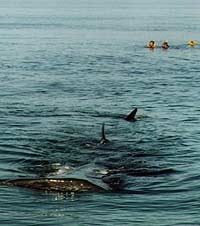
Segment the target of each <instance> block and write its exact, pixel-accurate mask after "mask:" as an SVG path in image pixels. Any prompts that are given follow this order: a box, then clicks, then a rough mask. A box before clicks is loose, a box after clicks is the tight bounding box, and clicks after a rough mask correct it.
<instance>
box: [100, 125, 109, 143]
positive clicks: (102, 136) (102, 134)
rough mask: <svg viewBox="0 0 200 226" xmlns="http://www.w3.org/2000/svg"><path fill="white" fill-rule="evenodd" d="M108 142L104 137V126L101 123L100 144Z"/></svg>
mask: <svg viewBox="0 0 200 226" xmlns="http://www.w3.org/2000/svg"><path fill="white" fill-rule="evenodd" d="M108 142H109V140H108V139H106V135H105V124H104V123H103V124H102V128H101V142H100V143H101V144H105V143H108Z"/></svg>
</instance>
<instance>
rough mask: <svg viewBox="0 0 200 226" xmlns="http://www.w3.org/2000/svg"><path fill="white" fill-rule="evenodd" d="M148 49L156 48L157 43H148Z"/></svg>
mask: <svg viewBox="0 0 200 226" xmlns="http://www.w3.org/2000/svg"><path fill="white" fill-rule="evenodd" d="M147 47H148V48H151V49H154V48H156V43H155V41H153V40H152V41H150V42H149V43H148V45H147Z"/></svg>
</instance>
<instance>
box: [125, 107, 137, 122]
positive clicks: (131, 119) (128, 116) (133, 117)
mask: <svg viewBox="0 0 200 226" xmlns="http://www.w3.org/2000/svg"><path fill="white" fill-rule="evenodd" d="M136 113H137V108H135V109H134V110H132V111H131V112H130V113H129V114H128V115H127V116H126V117H125V120H127V121H134V120H136V118H135V115H136Z"/></svg>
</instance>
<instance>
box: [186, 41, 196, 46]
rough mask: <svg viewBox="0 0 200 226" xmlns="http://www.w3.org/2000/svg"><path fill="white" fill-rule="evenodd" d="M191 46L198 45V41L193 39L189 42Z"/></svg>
mask: <svg viewBox="0 0 200 226" xmlns="http://www.w3.org/2000/svg"><path fill="white" fill-rule="evenodd" d="M187 44H188V45H189V46H196V45H197V42H196V41H194V40H191V41H189V42H188V43H187Z"/></svg>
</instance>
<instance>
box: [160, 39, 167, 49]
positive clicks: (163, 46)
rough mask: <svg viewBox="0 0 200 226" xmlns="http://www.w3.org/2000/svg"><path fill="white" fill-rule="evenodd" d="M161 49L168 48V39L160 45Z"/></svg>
mask: <svg viewBox="0 0 200 226" xmlns="http://www.w3.org/2000/svg"><path fill="white" fill-rule="evenodd" d="M161 47H162V48H163V49H168V48H169V44H168V41H167V40H166V41H164V42H163V44H162V46H161Z"/></svg>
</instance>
